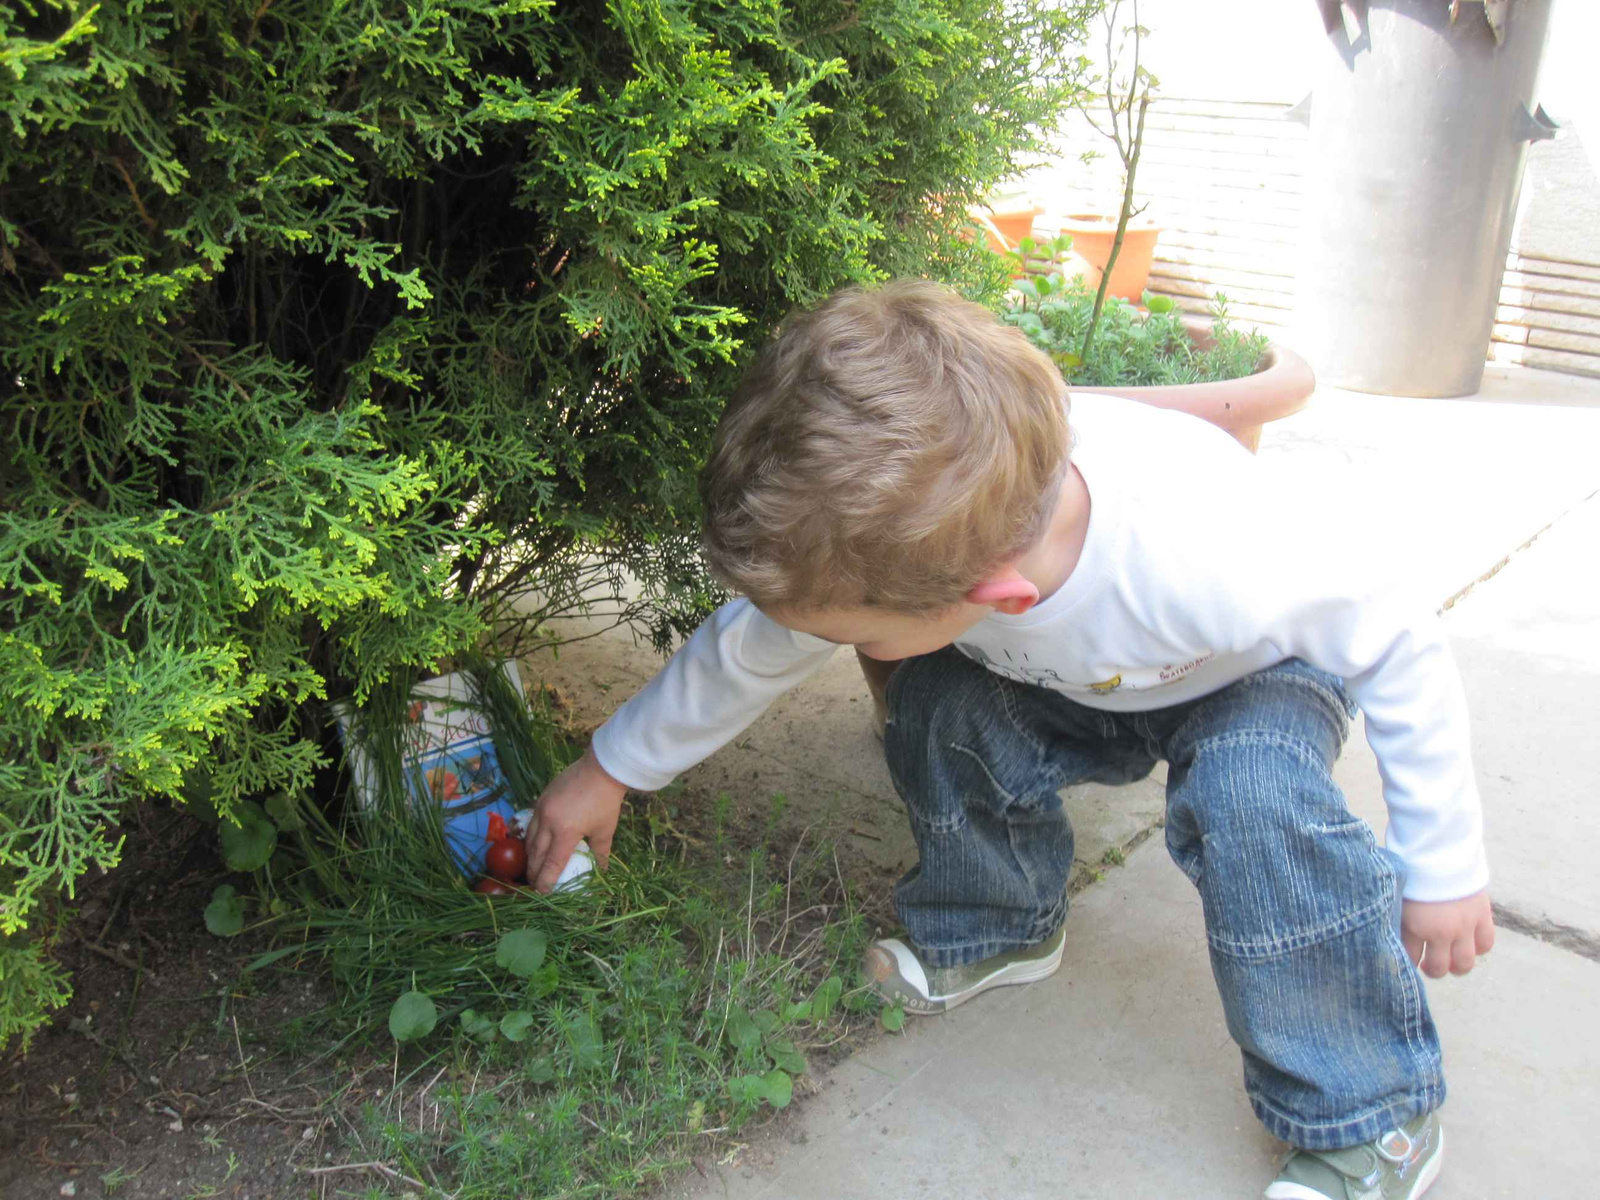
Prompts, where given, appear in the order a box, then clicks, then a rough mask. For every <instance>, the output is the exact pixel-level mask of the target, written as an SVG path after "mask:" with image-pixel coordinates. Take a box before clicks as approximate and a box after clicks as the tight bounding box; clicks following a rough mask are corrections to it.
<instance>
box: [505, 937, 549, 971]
mask: <svg viewBox="0 0 1600 1200" xmlns="http://www.w3.org/2000/svg"><path fill="white" fill-rule="evenodd" d="M548 945H549V941H548V939H547V938H546V937H545V936H544V934H542V933H540V932H539V931H538V930H537V929H513V930H511V931H509V932H508V933H503V934H501V935H500V941H499V943H498V944H497V945H496V946H495V949H494V963H495V966H497V967H501V968H503V969H504V970H507V971H510V972H511V973H512V974H513V975H515V976H517V977H518V978H521V979H529V978H531V977H532V976H533V973H534V972H535V971H537V970H538V969H539V965H540V964H541V963H542V962H544V953H545V949H546V947H547V946H548Z"/></svg>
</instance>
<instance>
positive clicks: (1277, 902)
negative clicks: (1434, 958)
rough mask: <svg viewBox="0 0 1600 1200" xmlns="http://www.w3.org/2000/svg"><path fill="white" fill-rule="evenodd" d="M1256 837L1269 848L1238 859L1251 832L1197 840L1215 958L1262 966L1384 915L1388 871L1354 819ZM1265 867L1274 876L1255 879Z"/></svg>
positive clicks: (1390, 897) (1390, 892)
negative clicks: (1220, 956) (1201, 844)
mask: <svg viewBox="0 0 1600 1200" xmlns="http://www.w3.org/2000/svg"><path fill="white" fill-rule="evenodd" d="M1261 833H1262V836H1261V841H1262V842H1263V843H1265V842H1268V841H1270V842H1272V843H1275V844H1273V845H1271V846H1270V847H1269V846H1266V845H1265V844H1263V845H1258V846H1255V847H1254V848H1252V849H1249V850H1245V852H1244V853H1242V854H1241V853H1239V851H1240V850H1242V849H1244V848H1243V847H1242V846H1240V845H1239V842H1241V841H1253V840H1256V838H1255V836H1254V834H1253V833H1252V832H1243V831H1237V830H1235V831H1231V836H1229V837H1227V838H1219V837H1217V836H1215V835H1212V834H1207V835H1206V836H1205V837H1204V838H1203V839H1202V842H1203V846H1204V850H1203V852H1202V862H1203V866H1202V868H1201V876H1202V877H1201V879H1200V881H1199V886H1200V891H1201V895H1202V898H1203V899H1204V901H1205V906H1206V910H1207V920H1206V926H1207V932H1208V935H1209V938H1210V942H1211V947H1212V949H1213V950H1214V951H1215V952H1216V953H1218V954H1221V955H1224V956H1226V957H1229V958H1235V959H1245V960H1251V961H1255V962H1265V961H1269V960H1272V959H1276V958H1281V957H1283V956H1286V955H1293V954H1295V953H1297V952H1299V951H1302V950H1306V949H1308V948H1310V947H1313V946H1316V945H1319V944H1321V943H1325V942H1331V941H1334V940H1336V939H1339V938H1342V937H1344V936H1345V935H1347V934H1349V933H1352V932H1354V931H1355V930H1358V929H1361V928H1363V927H1365V926H1367V925H1369V924H1372V923H1373V922H1375V921H1382V920H1386V919H1389V918H1390V917H1391V916H1392V914H1393V911H1394V895H1395V891H1394V888H1395V884H1394V882H1393V881H1394V871H1393V868H1392V867H1391V866H1390V865H1389V864H1388V862H1387V861H1386V860H1385V858H1384V857H1383V855H1382V853H1381V852H1380V851H1379V850H1378V848H1377V846H1376V843H1375V841H1374V838H1373V835H1372V829H1371V827H1370V826H1369V825H1368V824H1367V823H1366V822H1365V821H1363V820H1362V819H1361V818H1359V817H1354V816H1352V817H1349V818H1348V819H1335V820H1330V821H1326V822H1307V823H1305V824H1302V825H1299V826H1297V827H1294V828H1292V829H1290V830H1287V831H1279V832H1278V833H1276V834H1275V835H1274V834H1273V833H1269V832H1268V831H1266V830H1263V831H1261ZM1224 841H1229V842H1232V843H1233V844H1232V845H1227V846H1225V845H1224V844H1223V843H1224ZM1225 864H1226V865H1225ZM1267 864H1275V869H1273V870H1272V872H1271V874H1270V875H1267V876H1263V875H1262V872H1261V868H1262V867H1263V866H1266V865H1267ZM1240 868H1243V869H1242V870H1241V869H1240Z"/></svg>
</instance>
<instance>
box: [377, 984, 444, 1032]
mask: <svg viewBox="0 0 1600 1200" xmlns="http://www.w3.org/2000/svg"><path fill="white" fill-rule="evenodd" d="M438 1023H439V1010H438V1008H436V1007H435V1006H434V1003H433V999H432V998H431V997H430V996H428V995H427V994H426V993H423V992H416V991H412V992H407V993H405V995H403V996H401V997H400V998H399V999H398V1000H396V1001H395V1002H394V1005H393V1006H392V1007H391V1008H390V1009H389V1033H390V1035H391V1036H393V1038H394V1040H395V1041H397V1042H411V1041H415V1040H416V1039H417V1038H420V1037H427V1036H428V1034H430V1033H432V1032H433V1027H434V1026H435V1025H437V1024H438Z"/></svg>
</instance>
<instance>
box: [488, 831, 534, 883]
mask: <svg viewBox="0 0 1600 1200" xmlns="http://www.w3.org/2000/svg"><path fill="white" fill-rule="evenodd" d="M483 865H484V869H485V870H487V871H488V872H489V874H491V875H493V876H494V877H495V878H496V879H502V880H504V881H505V882H507V883H515V882H516V881H518V880H519V879H521V878H522V876H523V874H524V873H525V872H526V871H527V869H528V851H527V850H526V849H525V848H524V847H523V845H522V839H520V838H513V837H505V838H501V839H500V840H499V841H498V842H495V843H494V844H493V845H492V846H490V847H489V850H488V852H487V853H486V854H485V855H484V856H483Z"/></svg>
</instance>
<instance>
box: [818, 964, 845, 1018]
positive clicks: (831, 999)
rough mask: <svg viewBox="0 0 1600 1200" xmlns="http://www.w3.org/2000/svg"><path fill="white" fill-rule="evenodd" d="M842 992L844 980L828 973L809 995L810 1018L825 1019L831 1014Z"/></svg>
mask: <svg viewBox="0 0 1600 1200" xmlns="http://www.w3.org/2000/svg"><path fill="white" fill-rule="evenodd" d="M843 994H844V980H842V979H840V978H839V977H838V976H837V975H830V976H828V978H826V979H824V980H823V981H822V982H821V983H819V984H818V985H817V990H816V991H815V992H813V993H812V995H811V1019H812V1020H814V1021H826V1020H827V1019H828V1018H829V1017H831V1016H832V1015H833V1010H834V1007H835V1006H836V1005H837V1004H838V1003H839V997H840V996H842V995H843Z"/></svg>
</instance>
